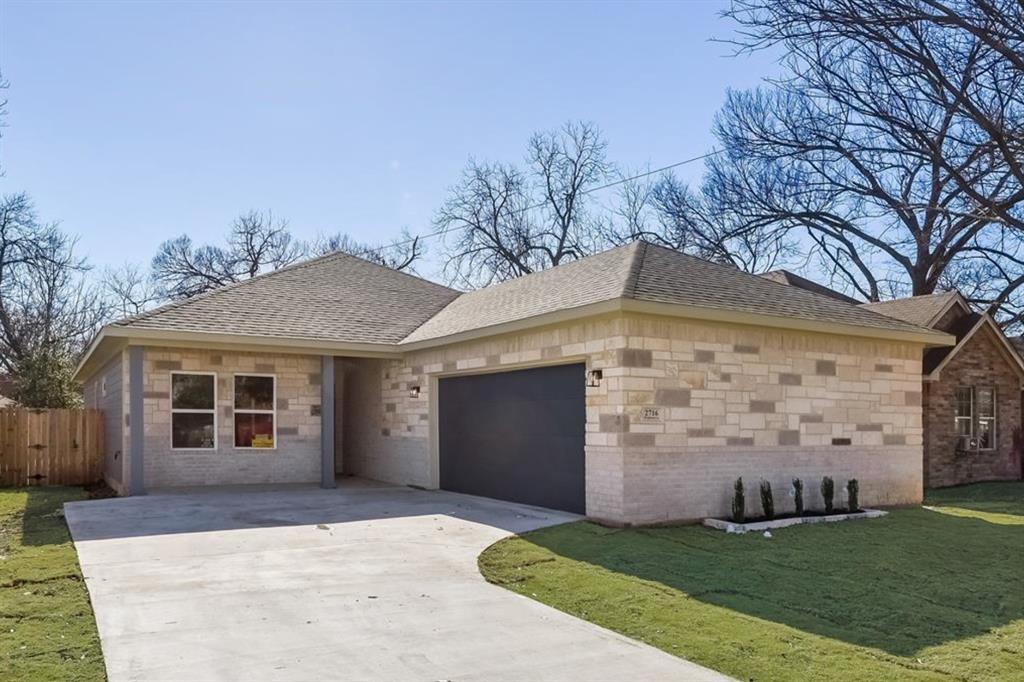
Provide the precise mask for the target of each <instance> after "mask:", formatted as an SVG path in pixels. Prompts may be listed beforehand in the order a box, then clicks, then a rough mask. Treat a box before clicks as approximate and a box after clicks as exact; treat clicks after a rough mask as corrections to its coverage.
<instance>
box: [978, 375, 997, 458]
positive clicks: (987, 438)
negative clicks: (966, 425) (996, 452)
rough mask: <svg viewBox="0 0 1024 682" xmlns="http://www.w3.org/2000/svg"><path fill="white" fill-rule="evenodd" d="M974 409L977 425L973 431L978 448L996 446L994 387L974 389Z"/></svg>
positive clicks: (985, 448)
mask: <svg viewBox="0 0 1024 682" xmlns="http://www.w3.org/2000/svg"><path fill="white" fill-rule="evenodd" d="M975 411H976V412H977V413H978V427H977V429H976V430H975V432H974V434H975V436H977V438H978V449H979V450H992V449H993V448H995V446H996V391H995V389H994V388H978V389H975Z"/></svg>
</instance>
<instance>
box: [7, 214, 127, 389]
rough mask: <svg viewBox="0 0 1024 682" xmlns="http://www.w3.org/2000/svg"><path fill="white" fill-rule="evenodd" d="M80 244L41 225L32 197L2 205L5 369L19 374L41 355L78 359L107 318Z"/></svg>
mask: <svg viewBox="0 0 1024 682" xmlns="http://www.w3.org/2000/svg"><path fill="white" fill-rule="evenodd" d="M74 246H75V243H74V241H73V240H72V239H70V238H69V237H68V236H67V235H65V234H64V233H63V232H61V231H60V230H59V229H58V227H57V225H56V224H55V223H48V224H44V223H41V222H40V221H39V219H38V216H37V214H36V211H35V209H34V207H33V206H32V202H31V201H30V199H29V198H28V196H27V195H26V194H13V195H6V196H4V197H3V198H2V200H0V369H2V370H3V371H5V372H11V373H14V372H16V371H17V370H18V367H19V364H20V363H22V362H23V361H26V360H27V359H28V358H30V357H32V356H33V355H36V354H37V351H39V350H40V349H47V352H49V351H54V353H57V354H63V355H69V354H70V355H74V354H75V353H77V352H78V351H80V350H81V348H82V347H83V346H84V344H85V343H86V342H87V341H88V340H89V339H90V338H91V337H92V336H93V334H95V332H96V331H97V329H98V328H99V326H100V324H102V322H103V320H104V319H105V317H106V315H107V309H106V306H105V304H104V301H103V298H102V296H101V292H100V290H99V288H98V287H95V286H92V285H90V284H89V283H88V282H87V280H86V278H85V277H86V273H87V272H88V270H89V268H88V266H87V265H86V263H85V262H84V261H83V260H82V259H80V258H79V257H78V256H76V255H75V253H74Z"/></svg>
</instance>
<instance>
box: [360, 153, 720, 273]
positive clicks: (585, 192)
mask: <svg viewBox="0 0 1024 682" xmlns="http://www.w3.org/2000/svg"><path fill="white" fill-rule="evenodd" d="M723 151H725V150H724V149H712V150H711V151H710V152H707V153H706V154H701V155H700V156H694V157H691V158H689V159H683V160H682V161H677V162H676V163H671V164H669V165H667V166H662V167H661V168H655V169H653V170H649V171H645V172H643V173H637V174H636V175H631V176H630V177H628V178H619V179H618V180H614V181H612V182H609V183H606V184H604V185H599V186H597V187H591V188H589V189H586V190H583V191H582V192H580V196H586V195H588V194H593V193H594V192H600V191H602V190H606V189H610V188H612V187H617V186H619V185H624V184H626V183H627V182H632V181H634V180H640V179H642V178H648V177H650V176H652V175H658V174H659V173H664V172H665V171H670V170H672V169H673V168H679V167H680V166H685V165H687V164H689V163H694V162H696V161H703V160H704V159H709V158H711V157H712V156H715V155H717V154H721V153H722V152H723ZM545 206H547V202H546V201H542V202H540V203H537V204H534V205H532V206H526V207H525V208H521V209H518V210H517V211H514V212H513V215H514V214H516V213H526V212H527V211H535V210H537V209H538V208H544V207H545ZM453 229H456V228H454V227H445V228H442V229H440V230H434V231H433V232H426V233H424V234H420V235H417V236H415V237H410V238H409V239H403V240H401V241H397V242H391V243H390V244H382V245H381V246H377V247H373V248H368V249H364V250H362V251H360V252H358V253H353V254H351V255H353V256H358V257H362V256H369V255H372V254H377V253H380V252H381V251H383V250H384V249H393V248H397V247H399V246H407V245H409V244H412V243H414V242H416V241H419V240H424V239H432V238H434V237H440V236H442V235H444V234H447V233H448V232H450V231H452V230H453Z"/></svg>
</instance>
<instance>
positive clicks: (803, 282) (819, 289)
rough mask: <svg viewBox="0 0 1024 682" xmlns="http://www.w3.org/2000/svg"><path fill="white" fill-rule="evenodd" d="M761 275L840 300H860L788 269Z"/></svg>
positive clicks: (849, 301)
mask: <svg viewBox="0 0 1024 682" xmlns="http://www.w3.org/2000/svg"><path fill="white" fill-rule="evenodd" d="M761 277H764V278H765V279H770V280H771V281H773V282H778V283H779V284H788V285H789V286H791V287H798V288H800V289H807V290H808V291H813V292H814V293H816V294H821V295H822V296H831V297H832V298H835V299H838V300H840V301H846V302H847V303H860V301H858V300H857V299H855V298H853V297H851V296H847V295H846V294H843V293H840V292H838V291H836V290H835V289H830V288H828V287H827V286H825V285H824V284H818V283H817V282H815V281H813V280H810V279H807V278H806V277H801V276H800V275H798V274H796V273H794V272H790V271H789V270H772V271H771V272H765V273H762V274H761Z"/></svg>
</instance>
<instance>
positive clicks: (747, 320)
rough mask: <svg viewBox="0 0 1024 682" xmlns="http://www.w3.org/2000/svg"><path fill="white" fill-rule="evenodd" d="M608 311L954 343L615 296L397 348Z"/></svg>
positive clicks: (929, 333) (940, 337)
mask: <svg viewBox="0 0 1024 682" xmlns="http://www.w3.org/2000/svg"><path fill="white" fill-rule="evenodd" d="M611 312H635V313H646V314H650V315H662V316H666V317H681V318H688V319H694V320H702V321H710V322H723V323H731V324H741V325H746V326H755V327H770V328H776V329H789V330H795V331H807V332H817V333H820V334H835V335H839V336H858V337H864V338H873V339H885V340H890V341H903V342H908V343H919V344H922V345H924V346H927V347H945V346H954V345H956V337H954V336H952V335H950V334H946V333H945V332H938V331H934V330H931V329H924V328H919V329H886V328H882V327H868V326H861V325H854V324H837V323H832V322H828V323H826V322H819V321H815V320H805V319H801V318H795V317H783V316H778V315H764V314H759V313H748V312H741V311H735V310H724V309H720V308H707V307H702V306H692V305H685V304H680V303H658V302H655V301H640V300H637V299H631V298H616V299H611V300H607V301H602V302H600V303H592V304H589V305H583V306H578V307H575V308H567V309H564V310H557V311H554V312H550V313H544V314H541V315H535V316H533V317H529V318H525V319H522V320H515V321H513V322H506V323H502V324H495V325H489V326H487V327H480V328H478V329H470V330H466V331H463V332H458V333H456V334H449V335H445V336H437V337H433V338H429V339H423V340H420V341H408V340H406V341H402V342H400V343H399V345H398V347H399V348H400V349H401V350H402V351H406V352H408V351H416V350H423V349H427V348H436V347H438V346H448V345H452V344H455V343H461V342H465V341H472V340H475V339H480V338H485V337H490V336H498V335H501V334H509V333H512V332H518V331H523V330H525V329H531V328H535V327H543V326H548V325H551V324H557V323H560V322H567V321H570V320H575V319H580V318H584V317H592V316H594V315H601V314H606V313H611Z"/></svg>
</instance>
